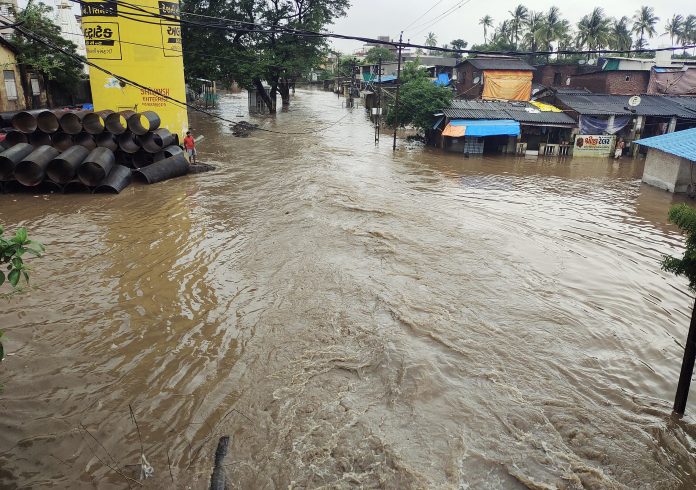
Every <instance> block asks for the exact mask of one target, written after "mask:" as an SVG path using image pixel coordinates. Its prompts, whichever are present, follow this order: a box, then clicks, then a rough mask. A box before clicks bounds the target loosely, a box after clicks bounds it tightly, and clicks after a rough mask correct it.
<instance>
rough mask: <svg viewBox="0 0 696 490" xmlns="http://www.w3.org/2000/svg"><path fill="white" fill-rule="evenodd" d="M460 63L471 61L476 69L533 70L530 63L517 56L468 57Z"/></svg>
mask: <svg viewBox="0 0 696 490" xmlns="http://www.w3.org/2000/svg"><path fill="white" fill-rule="evenodd" d="M462 63H471V64H472V65H473V66H474V68H476V69H477V70H524V71H534V67H533V66H532V65H530V64H529V63H527V62H526V61H523V60H521V59H519V58H469V59H466V60H464V61H463V62H462Z"/></svg>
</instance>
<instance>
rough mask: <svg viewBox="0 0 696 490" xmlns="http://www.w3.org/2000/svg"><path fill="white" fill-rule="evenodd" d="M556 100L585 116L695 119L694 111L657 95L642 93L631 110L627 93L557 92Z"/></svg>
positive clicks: (695, 113)
mask: <svg viewBox="0 0 696 490" xmlns="http://www.w3.org/2000/svg"><path fill="white" fill-rule="evenodd" d="M557 97H558V100H559V101H560V102H561V103H562V104H563V105H565V106H566V107H569V108H571V109H572V110H574V111H575V112H577V113H578V114H581V115H585V116H630V115H637V116H662V117H679V118H682V119H696V112H695V111H690V110H689V109H687V108H685V107H683V106H681V105H679V104H677V103H675V102H673V101H671V100H669V99H668V98H667V97H662V96H657V95H642V96H641V102H640V104H639V105H638V106H636V107H634V108H633V109H634V110H635V112H633V111H631V108H630V107H629V106H628V100H629V99H630V97H629V96H627V95H604V94H584V95H579V94H576V95H566V94H558V95H557Z"/></svg>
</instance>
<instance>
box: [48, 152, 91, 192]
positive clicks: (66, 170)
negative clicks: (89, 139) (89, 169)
mask: <svg viewBox="0 0 696 490" xmlns="http://www.w3.org/2000/svg"><path fill="white" fill-rule="evenodd" d="M87 155H89V150H88V149H87V148H85V147H84V146H79V145H75V146H72V147H70V148H68V149H67V150H65V151H64V152H63V153H61V154H60V155H58V156H57V157H56V158H54V159H53V161H51V163H49V164H48V166H47V167H46V175H48V178H49V179H51V180H52V181H53V182H58V183H59V184H67V183H68V182H70V181H72V180H74V179H75V176H76V175H77V169H78V168H80V165H82V162H84V161H85V159H86V158H87Z"/></svg>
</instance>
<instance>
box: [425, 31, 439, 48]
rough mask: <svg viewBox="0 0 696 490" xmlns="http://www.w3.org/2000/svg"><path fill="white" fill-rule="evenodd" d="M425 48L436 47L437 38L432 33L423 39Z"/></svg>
mask: <svg viewBox="0 0 696 490" xmlns="http://www.w3.org/2000/svg"><path fill="white" fill-rule="evenodd" d="M425 45H426V46H437V36H435V33H434V32H429V33H428V36H427V37H426V38H425Z"/></svg>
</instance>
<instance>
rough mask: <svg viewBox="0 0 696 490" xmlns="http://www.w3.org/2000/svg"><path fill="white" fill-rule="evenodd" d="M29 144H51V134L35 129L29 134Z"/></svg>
mask: <svg viewBox="0 0 696 490" xmlns="http://www.w3.org/2000/svg"><path fill="white" fill-rule="evenodd" d="M29 144H31V145H34V146H44V145H47V146H51V145H52V144H53V141H52V140H51V135H49V134H46V133H44V132H43V131H39V130H36V131H34V132H33V133H31V134H30V135H29Z"/></svg>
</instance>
